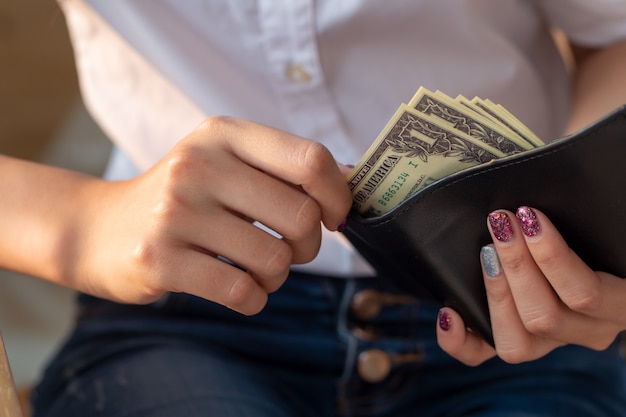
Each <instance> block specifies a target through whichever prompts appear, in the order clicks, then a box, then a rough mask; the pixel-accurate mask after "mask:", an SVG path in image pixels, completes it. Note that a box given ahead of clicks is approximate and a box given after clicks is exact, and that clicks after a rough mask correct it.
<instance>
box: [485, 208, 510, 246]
mask: <svg viewBox="0 0 626 417" xmlns="http://www.w3.org/2000/svg"><path fill="white" fill-rule="evenodd" d="M489 225H490V226H491V231H492V232H493V235H494V236H495V238H496V239H497V240H499V241H500V242H508V241H509V240H511V239H512V238H513V228H512V227H511V221H510V220H509V216H508V215H507V214H506V213H505V212H503V211H494V212H493V213H491V214H489Z"/></svg>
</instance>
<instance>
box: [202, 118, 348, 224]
mask: <svg viewBox="0 0 626 417" xmlns="http://www.w3.org/2000/svg"><path fill="white" fill-rule="evenodd" d="M204 128H205V129H206V130H207V131H208V132H209V134H210V135H211V136H213V135H215V134H216V133H218V134H220V136H221V137H222V138H224V139H225V140H226V143H227V144H228V146H229V147H230V151H231V152H232V153H233V154H234V155H235V156H237V157H238V158H239V159H241V160H242V161H244V162H246V163H247V164H249V165H251V166H253V167H255V168H257V169H259V170H262V171H263V172H266V173H268V174H270V175H272V176H274V177H276V178H279V179H281V180H283V181H286V182H288V183H290V184H293V185H297V186H300V187H301V188H302V189H303V190H304V191H305V192H306V193H307V194H308V195H309V196H311V197H312V198H313V199H314V200H315V201H316V202H317V203H318V204H319V206H320V208H321V212H322V221H323V222H324V225H325V226H326V227H327V228H328V229H330V230H336V229H337V226H338V225H339V224H341V223H342V222H343V221H344V220H345V218H346V216H347V214H348V211H349V210H350V207H351V205H352V193H351V192H350V189H349V187H348V185H347V183H346V180H345V177H344V176H343V175H342V173H341V172H340V170H339V168H338V166H337V163H336V162H335V159H334V158H333V156H332V155H331V153H330V151H329V150H328V149H327V148H326V147H325V146H324V145H322V144H321V143H318V142H315V141H312V140H308V139H304V138H301V137H299V136H295V135H292V134H289V133H287V132H284V131H281V130H278V129H274V128H271V127H268V126H265V125H261V124H257V123H254V122H250V121H247V120H242V119H235V118H230V117H213V118H210V119H208V120H207V121H206V122H205V123H204Z"/></svg>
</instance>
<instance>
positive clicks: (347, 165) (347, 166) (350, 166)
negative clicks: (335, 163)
mask: <svg viewBox="0 0 626 417" xmlns="http://www.w3.org/2000/svg"><path fill="white" fill-rule="evenodd" d="M343 166H344V167H346V168H350V169H352V168H354V164H344V165H343Z"/></svg>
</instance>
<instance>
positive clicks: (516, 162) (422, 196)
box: [370, 113, 626, 228]
mask: <svg viewBox="0 0 626 417" xmlns="http://www.w3.org/2000/svg"><path fill="white" fill-rule="evenodd" d="M616 119H626V114H624V113H620V114H619V115H617V117H616ZM607 123H608V120H607V121H606V123H602V124H601V125H599V126H595V127H593V128H590V129H589V130H587V131H586V132H585V133H584V134H582V135H580V136H579V137H578V139H577V140H575V141H566V143H564V144H562V145H561V146H558V147H556V148H555V149H552V150H550V151H548V152H542V153H538V154H535V155H530V156H526V157H523V158H521V157H520V158H519V159H515V160H514V161H510V162H508V163H506V164H502V165H498V166H492V167H488V168H485V169H484V170H481V171H478V172H475V173H473V174H471V175H468V176H464V177H462V178H457V179H456V180H454V181H452V182H450V183H448V184H445V185H444V186H442V187H439V188H436V189H433V190H431V191H424V193H420V194H419V198H416V199H415V200H414V201H411V202H410V203H409V204H407V206H406V207H404V208H402V209H400V211H399V212H398V213H396V214H395V215H394V216H393V217H390V218H388V219H385V220H382V221H381V222H380V223H372V224H370V226H371V227H372V228H376V227H378V226H383V225H386V224H387V223H389V222H391V221H393V220H395V219H397V218H398V217H400V216H402V215H403V214H404V213H406V212H407V211H409V210H410V209H411V208H412V207H413V206H414V205H415V204H418V203H419V202H421V201H423V200H424V199H425V198H426V197H428V196H430V195H433V194H435V193H437V192H439V191H443V190H445V189H446V188H449V187H451V186H453V185H456V184H458V183H460V182H463V181H467V180H469V179H470V178H473V177H476V176H478V175H484V174H487V173H489V172H492V171H496V170H499V169H502V168H506V167H509V166H511V165H519V164H521V163H522V162H527V161H532V160H534V159H539V158H544V157H546V156H548V155H552V154H553V153H556V152H560V151H563V150H565V149H568V148H571V147H572V146H576V145H579V144H580V143H581V142H582V140H583V139H585V138H586V137H587V136H589V135H591V134H593V133H595V132H597V131H598V130H601V129H606V127H607ZM416 197H418V196H416Z"/></svg>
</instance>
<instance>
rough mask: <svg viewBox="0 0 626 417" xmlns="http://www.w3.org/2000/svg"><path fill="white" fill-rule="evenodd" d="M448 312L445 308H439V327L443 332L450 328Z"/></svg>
mask: <svg viewBox="0 0 626 417" xmlns="http://www.w3.org/2000/svg"><path fill="white" fill-rule="evenodd" d="M450 321H451V318H450V313H448V312H447V311H446V310H439V328H440V329H441V330H443V331H444V332H447V331H448V330H450Z"/></svg>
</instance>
